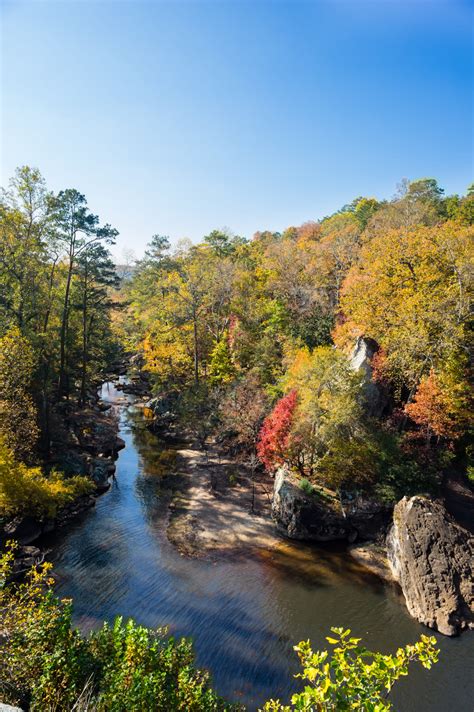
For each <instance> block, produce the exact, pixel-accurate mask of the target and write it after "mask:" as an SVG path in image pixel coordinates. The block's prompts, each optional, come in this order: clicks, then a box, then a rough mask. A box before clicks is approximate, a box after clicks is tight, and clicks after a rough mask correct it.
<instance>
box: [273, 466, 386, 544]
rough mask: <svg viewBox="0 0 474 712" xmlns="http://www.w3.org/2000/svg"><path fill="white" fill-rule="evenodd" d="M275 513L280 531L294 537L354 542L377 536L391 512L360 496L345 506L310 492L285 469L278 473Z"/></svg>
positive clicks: (274, 504) (274, 493)
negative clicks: (303, 488)
mask: <svg viewBox="0 0 474 712" xmlns="http://www.w3.org/2000/svg"><path fill="white" fill-rule="evenodd" d="M272 515H273V518H274V520H275V521H276V523H277V525H278V528H279V529H280V531H282V533H284V534H285V536H287V537H289V538H290V539H301V540H307V541H321V542H324V541H337V540H346V541H350V542H354V541H355V540H356V539H373V538H375V537H376V536H377V534H378V533H379V532H380V530H381V529H383V527H384V525H385V524H386V522H387V520H388V518H389V511H388V510H387V508H386V507H384V506H383V505H380V504H379V503H377V502H374V501H371V500H369V499H362V498H360V497H357V498H356V497H353V498H352V499H350V500H349V499H345V500H344V502H343V504H342V505H341V503H340V502H339V501H338V500H332V499H331V500H330V501H329V499H328V500H326V499H325V498H324V497H322V496H320V495H318V494H317V493H316V492H315V493H313V494H311V493H309V494H308V493H307V492H305V491H304V490H302V489H301V487H300V484H299V481H298V479H297V478H295V477H293V476H292V475H291V474H289V473H288V471H287V470H286V469H285V468H281V469H280V470H278V472H277V473H276V476H275V483H274V490H273V501H272Z"/></svg>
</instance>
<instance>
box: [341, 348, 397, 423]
mask: <svg viewBox="0 0 474 712" xmlns="http://www.w3.org/2000/svg"><path fill="white" fill-rule="evenodd" d="M378 350H379V346H378V344H377V342H376V341H374V340H373V339H369V338H368V337H366V336H359V338H358V339H357V341H356V344H355V346H354V349H353V351H352V354H351V357H350V364H351V367H352V368H353V369H354V371H361V372H362V373H363V375H364V400H365V409H366V411H367V414H368V415H369V416H371V417H373V418H380V417H381V415H382V413H383V412H384V410H385V408H386V406H387V403H388V397H387V393H386V392H385V390H384V388H383V386H382V385H381V384H379V383H377V382H376V381H374V380H373V378H372V375H373V369H372V359H373V357H374V356H375V354H376V353H377V351H378Z"/></svg>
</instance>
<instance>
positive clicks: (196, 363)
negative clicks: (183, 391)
mask: <svg viewBox="0 0 474 712" xmlns="http://www.w3.org/2000/svg"><path fill="white" fill-rule="evenodd" d="M193 336H194V383H195V384H196V385H198V383H199V352H198V332H197V316H196V308H195V307H193Z"/></svg>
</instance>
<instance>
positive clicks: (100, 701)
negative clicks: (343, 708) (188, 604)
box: [0, 548, 237, 712]
mask: <svg viewBox="0 0 474 712" xmlns="http://www.w3.org/2000/svg"><path fill="white" fill-rule="evenodd" d="M12 561H13V549H12V548H10V549H9V551H8V552H7V554H6V555H4V556H3V557H2V558H0V629H1V631H2V646H1V647H0V699H2V701H4V702H8V703H11V704H20V705H22V706H24V707H28V708H29V710H30V711H32V712H34V711H36V712H52V711H53V710H54V712H70V711H71V710H73V709H74V710H79V709H80V710H90V711H92V710H94V712H106V711H107V712H124V710H127V712H144V711H145V710H150V712H151V711H152V710H153V712H171V710H173V711H174V710H176V711H177V712H219V711H224V710H232V709H237V708H235V707H232V706H231V705H228V704H227V703H225V702H224V701H223V700H222V699H221V698H220V697H219V696H218V695H216V694H215V693H214V692H213V690H212V689H211V687H210V686H209V676H208V674H207V673H206V672H202V671H200V670H197V669H196V668H195V667H194V654H193V650H192V645H191V643H190V642H189V641H188V640H185V639H181V640H175V639H174V638H172V637H168V636H167V634H166V630H165V629H158V630H150V629H147V628H143V627H142V626H139V625H137V624H136V623H134V622H133V621H128V622H127V623H125V622H124V621H123V620H122V619H121V618H117V620H116V621H115V623H114V624H113V625H112V626H109V625H108V624H106V623H105V624H104V625H103V626H102V628H101V629H100V630H98V631H96V632H94V633H91V635H90V636H89V637H87V638H83V637H82V636H81V635H80V633H79V632H78V631H77V630H76V629H75V628H73V627H72V626H71V614H72V606H71V602H70V601H67V600H63V601H59V600H58V599H57V598H56V597H55V596H54V593H53V590H52V584H53V581H52V579H51V578H50V569H51V566H50V565H49V564H46V565H44V566H43V567H42V568H41V570H36V569H33V570H32V571H31V572H30V573H29V575H28V576H27V578H26V580H25V582H24V583H22V584H20V585H12V584H9V583H7V582H8V578H9V575H10V573H11V566H12Z"/></svg>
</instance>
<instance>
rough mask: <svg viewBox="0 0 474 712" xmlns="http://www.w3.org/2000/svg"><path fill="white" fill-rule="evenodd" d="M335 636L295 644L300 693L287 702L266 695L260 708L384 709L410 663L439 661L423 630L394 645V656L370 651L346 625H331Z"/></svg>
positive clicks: (272, 711)
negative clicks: (324, 645) (316, 646)
mask: <svg viewBox="0 0 474 712" xmlns="http://www.w3.org/2000/svg"><path fill="white" fill-rule="evenodd" d="M331 630H332V632H333V633H334V636H335V637H333V638H332V637H330V638H327V639H326V640H327V641H328V642H329V643H330V644H331V645H333V646H335V647H334V650H333V651H332V653H331V654H330V653H329V652H328V651H327V650H323V651H316V652H313V650H312V649H311V645H310V642H309V640H308V641H306V642H302V643H300V644H299V645H297V646H296V647H295V650H296V651H297V653H298V655H299V658H300V661H301V664H302V666H303V672H302V673H301V674H299V675H297V677H299V678H301V679H302V680H305V681H307V683H308V684H307V685H306V686H305V688H304V691H303V692H299V693H297V694H295V695H293V697H292V698H291V706H289V705H282V704H281V703H280V702H279V701H278V700H276V701H275V700H270V701H269V702H267V704H266V705H265V707H264V708H263V709H264V712H292V710H299V711H300V712H303V711H305V712H315V711H316V710H321V712H349V710H360V711H362V710H363V711H364V712H388V710H392V709H393V707H392V704H391V703H390V701H389V700H387V695H388V694H389V693H390V690H391V689H392V687H393V685H394V683H395V682H396V681H397V680H399V679H400V677H402V676H405V675H407V674H408V669H409V665H410V663H412V662H420V663H421V664H422V665H423V667H425V668H428V669H430V668H431V666H432V665H433V663H435V662H437V660H438V652H439V651H438V650H437V649H436V647H435V645H436V639H435V638H433V637H428V636H426V635H422V636H421V639H420V641H419V642H418V643H415V644H414V645H406V646H405V647H404V648H399V649H398V650H397V652H396V653H395V654H394V655H383V654H382V653H373V652H371V651H370V650H367V648H365V647H363V646H361V645H359V643H360V638H351V637H350V633H351V631H350V630H343V629H342V628H331Z"/></svg>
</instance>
